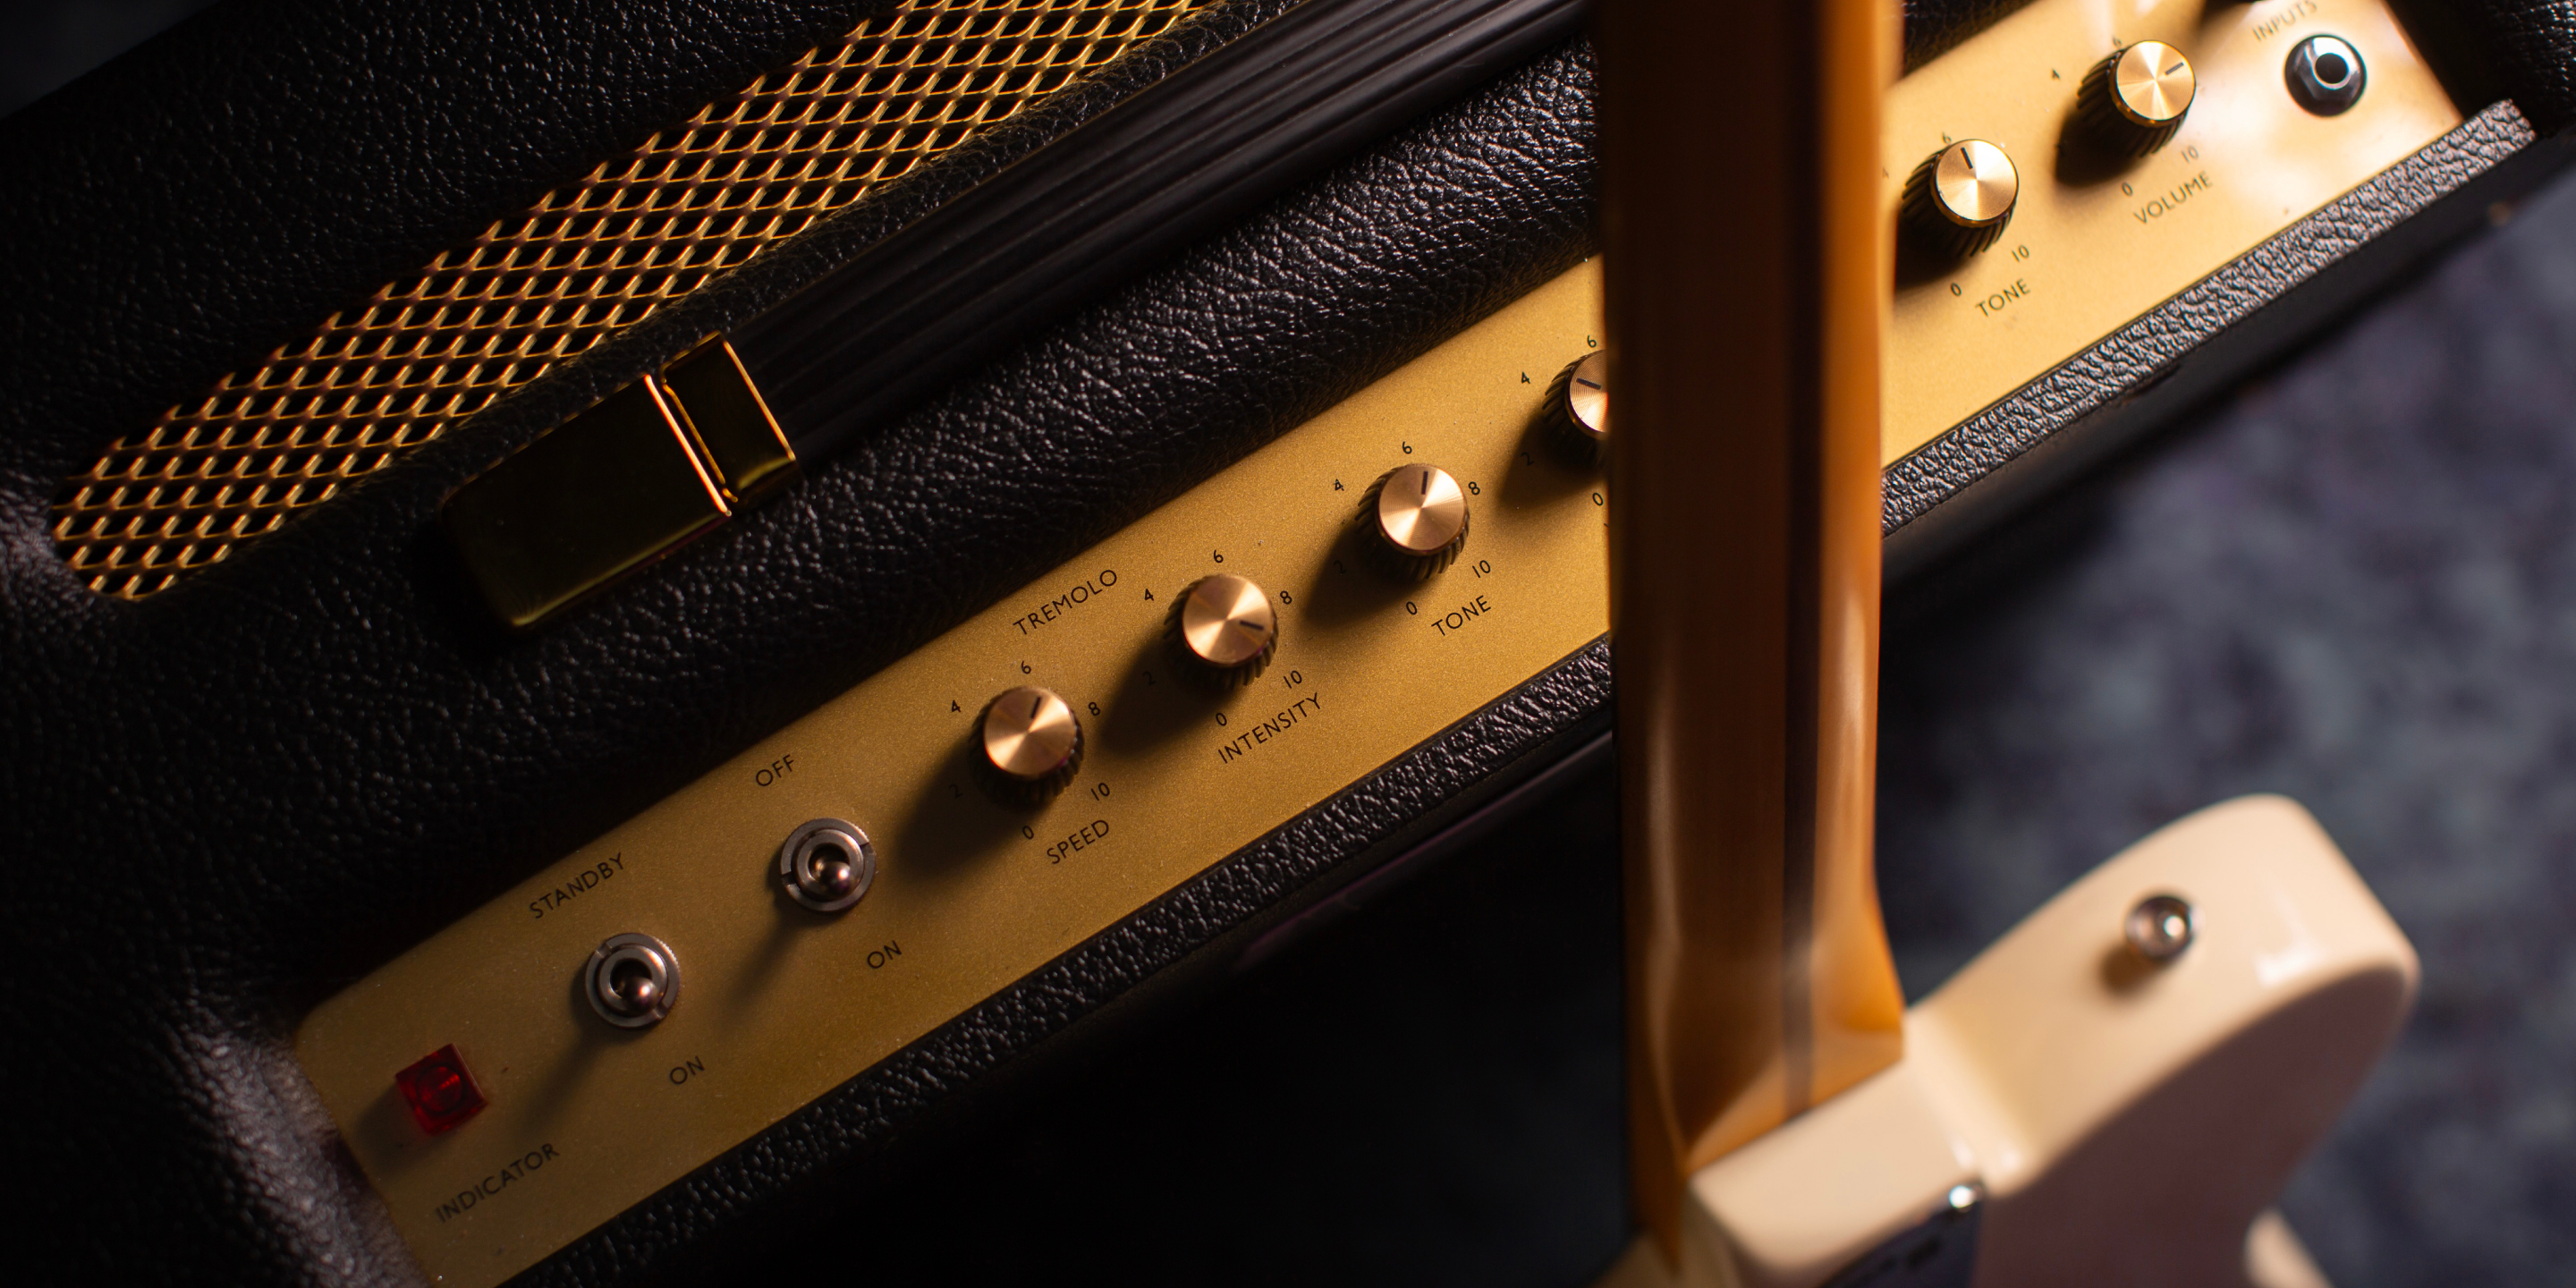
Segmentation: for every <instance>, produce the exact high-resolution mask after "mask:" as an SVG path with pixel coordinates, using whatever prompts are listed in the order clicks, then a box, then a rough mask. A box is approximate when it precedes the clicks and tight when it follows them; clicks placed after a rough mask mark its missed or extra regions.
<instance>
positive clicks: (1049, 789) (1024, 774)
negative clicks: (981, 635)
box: [975, 684, 1082, 805]
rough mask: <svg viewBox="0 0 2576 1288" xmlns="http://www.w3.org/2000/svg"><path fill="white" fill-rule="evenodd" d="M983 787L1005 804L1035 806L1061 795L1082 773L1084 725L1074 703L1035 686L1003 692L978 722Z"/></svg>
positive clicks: (979, 756) (977, 731) (977, 751)
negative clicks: (1077, 774) (1004, 801)
mask: <svg viewBox="0 0 2576 1288" xmlns="http://www.w3.org/2000/svg"><path fill="white" fill-rule="evenodd" d="M975 752H976V757H977V764H978V766H979V767H980V768H981V769H982V770H983V771H984V780H985V785H986V786H987V787H990V788H991V789H993V791H994V793H995V794H996V795H999V796H1001V797H1002V798H1003V799H1005V800H1009V801H1015V802H1019V803H1021V804H1029V805H1035V804H1040V803H1042V802H1044V801H1046V800H1048V799H1050V798H1052V797H1053V796H1054V795H1055V794H1056V793H1057V792H1060V791H1063V790H1064V787H1065V784H1067V783H1070V782H1072V781H1073V775H1074V773H1075V772H1076V771H1078V770H1080V769H1081V768H1082V721H1081V720H1080V719H1079V718H1077V717H1076V716H1075V715H1074V714H1073V704H1071V703H1069V702H1066V701H1065V700H1064V699H1062V698H1059V697H1057V696H1056V695H1054V694H1053V693H1050V692H1048V691H1047V690H1045V689H1041V688H1039V687H1037V686H1036V685H1033V684H1023V685H1021V686H1020V687H1018V688H1016V689H1009V690H1005V691H1004V692H1003V693H1002V694H1001V696H999V697H996V698H994V699H993V700H992V701H991V702H988V703H986V704H984V714H983V715H981V716H978V717H976V720H975Z"/></svg>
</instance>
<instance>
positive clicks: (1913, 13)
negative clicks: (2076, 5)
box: [1905, 0, 2030, 72]
mask: <svg viewBox="0 0 2576 1288" xmlns="http://www.w3.org/2000/svg"><path fill="white" fill-rule="evenodd" d="M2029 3H2030V0H1905V70H1907V71H1909V72H1910V71H1912V70H1914V69H1915V68H1917V67H1920V66H1922V65H1923V64H1925V63H1928V62H1930V61H1932V60H1933V59H1935V58H1938V57H1940V56H1941V55H1942V54H1943V53H1946V52H1948V51H1949V49H1950V48H1951V47H1952V46H1954V45H1956V44H1958V43H1959V42H1960V41H1963V40H1966V39H1967V38H1968V37H1970V36H1973V35H1976V34H1977V33H1978V32H1980V31H1984V30H1985V29H1986V28H1988V27H1991V26H1993V25H1995V23H1996V22H1998V21H2000V20H2002V18H2003V17H2004V16H2005V15H2006V14H2009V13H2011V12H2013V11H2014V10H2016V9H2019V8H2021V7H2022V6H2024V5H2027V4H2029Z"/></svg>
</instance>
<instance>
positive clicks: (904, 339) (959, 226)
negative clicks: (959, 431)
mask: <svg viewBox="0 0 2576 1288" xmlns="http://www.w3.org/2000/svg"><path fill="white" fill-rule="evenodd" d="M1582 17H1583V9H1582V6H1581V4H1580V2H1579V0H1394V2H1392V3H1390V2H1388V0H1307V3H1305V4H1302V5H1300V6H1298V7H1297V8H1295V9H1292V10H1290V11H1289V12H1287V13H1285V14H1283V15H1281V16H1280V17H1278V18H1276V19H1274V20H1272V21H1271V22H1269V23H1267V24H1265V25H1263V26H1262V27H1260V28H1257V29H1255V30H1254V31H1252V32H1249V33H1247V34H1246V35H1244V36H1243V37H1241V38H1239V39H1237V40H1235V41H1234V42H1232V43H1230V44H1228V45H1227V46H1225V47H1224V48H1222V49H1220V50H1218V51H1216V52H1214V53H1212V54H1210V55H1208V56H1207V57H1206V58H1204V59H1201V60H1200V61H1198V62H1196V63H1193V64H1191V65H1190V66H1189V67H1187V68H1184V69H1182V70H1181V71H1179V72H1177V73H1175V74H1173V75H1172V76H1171V77H1169V78H1168V79H1166V80H1165V81H1163V82H1162V83H1161V84H1160V85H1157V86H1155V87H1154V88H1153V89H1151V90H1150V91H1148V92H1145V93H1142V94H1139V95H1138V96H1136V97H1135V98H1132V99H1130V100H1128V101H1127V102H1125V103H1122V104H1120V105H1119V106H1118V107H1116V108H1113V109H1111V110H1110V111H1109V112H1107V113H1105V114H1103V115H1102V116H1100V117H1099V118H1097V119H1095V120H1093V121H1091V122H1089V123H1087V124H1085V125H1083V126H1082V127H1081V128H1080V129H1077V130H1075V131H1074V132H1073V133H1072V134H1070V135H1068V136H1066V137H1065V138H1064V139H1063V140H1062V141H1060V142H1058V143H1056V144H1055V145H1053V146H1051V147H1048V148H1046V149H1044V150H1042V151H1040V152H1038V153H1037V154H1035V155H1033V156H1031V157H1029V158H1028V159H1026V160H1024V161H1022V162H1020V163H1019V164H1017V165H1015V166H1013V167H1011V168H1010V169H1008V170H1005V171H1004V172H1002V173H1001V174H999V175H996V176H994V177H993V178H992V179H991V180H989V181H987V182H985V183H983V184H981V185H979V186H977V187H976V188H974V189H972V190H970V191H969V192H967V193H965V194H963V195H961V196H960V197H958V198H957V199H956V200H955V201H952V202H950V203H948V204H947V205H946V206H944V207H941V208H940V209H938V210H936V211H934V212H932V213H931V214H930V215H928V216H927V217H925V218H923V219H921V220H920V221H918V222H916V223H914V224H913V225H911V226H910V227H907V228H905V229H903V230H902V231H901V232H898V233H896V234H894V235H893V236H891V237H889V238H887V239H886V240H885V241H883V242H880V243H879V244H877V245H876V246H875V247H873V248H871V249H870V250H868V251H867V252H866V253H865V254H862V255H861V256H859V257H858V258H857V259H856V260H853V261H852V262H850V263H849V264H846V265H844V266H842V267H841V268H840V269H838V270H836V271H835V272H833V273H832V274H831V275H829V276H828V277H825V278H824V279H823V280H821V281H819V282H817V283H815V284H814V285H813V286H812V287H809V288H807V289H806V290H804V291H802V292H799V293H798V294H797V295H795V296H793V297H791V298H789V299H788V300H786V301H785V302H783V303H781V304H779V305H778V306H777V307H775V308H772V309H770V310H769V311H768V312H767V313H764V314H762V315H761V316H759V317H757V318H754V319H753V320H752V321H750V322H749V323H747V324H745V325H744V326H743V327H741V328H740V329H738V330H737V331H736V332H735V333H734V335H733V341H734V346H735V348H736V350H737V351H738V352H740V353H741V354H742V357H743V361H744V363H745V365H747V366H748V367H749V368H750V369H751V373H752V377H753V379H755V380H756V381H758V382H759V385H760V388H761V392H762V393H763V394H764V395H765V396H766V397H767V398H768V400H769V405H770V408H771V410H772V411H773V412H774V413H775V414H776V415H777V417H778V420H779V423H780V424H781V425H782V426H784V427H785V429H786V430H787V433H788V436H789V438H790V439H792V440H793V441H794V442H795V444H796V450H797V452H798V454H799V455H800V456H805V457H818V456H827V455H830V454H832V453H835V452H838V451H841V450H843V449H844V448H846V447H848V446H849V445H850V444H851V443H852V442H854V441H856V440H857V439H858V438H860V437H861V436H862V435H864V434H865V433H866V432H867V431H868V430H869V428H870V427H872V426H875V425H879V424H882V423H885V422H887V421H889V420H890V419H891V418H892V417H893V416H894V414H895V413H897V412H898V411H900V410H902V409H903V408H904V407H906V406H908V405H909V404H911V403H913V402H915V401H917V400H919V399H921V398H923V397H925V396H927V395H928V394H930V393H931V392H933V391H935V390H936V389H938V388H939V387H941V386H942V385H945V384H947V383H948V382H950V381H952V380H954V379H956V378H957V377H959V376H961V375H963V374H965V373H966V372H967V371H969V370H971V369H972V368H973V367H974V366H976V365H977V364H979V363H981V362H983V361H984V360H985V359H987V358H988V357H990V356H992V355H994V354H996V353H998V352H1000V351H1001V350H1002V349H1003V348H1005V347H1006V346H1008V345H1009V344H1011V343H1012V342H1013V341H1015V340H1017V339H1019V338H1020V337H1022V336H1024V335H1027V334H1028V333H1030V332H1032V331H1034V330H1036V329H1037V328H1039V327H1041V326H1043V325H1045V324H1047V323H1049V322H1051V321H1054V320H1055V319H1056V318H1058V317H1060V316H1062V315H1063V314H1064V313H1066V312H1068V311H1070V310H1071V309H1072V308H1074V307H1075V306H1077V305H1079V304H1080V303H1082V302H1083V301H1084V300H1086V299H1089V298H1091V297H1093V296H1096V295H1098V294H1100V293H1102V292H1105V291H1107V290H1109V289H1110V288H1112V287H1114V286H1116V285H1118V284H1120V283H1122V282H1126V281H1129V280H1132V279H1133V278H1134V277H1135V276H1136V275H1137V274H1139V273H1141V272H1143V271H1145V270H1146V269H1148V268H1150V267H1152V266H1153V265H1154V264H1155V263H1156V262H1158V261H1160V260H1162V259H1164V258H1165V257H1167V256H1169V255H1170V254H1172V253H1173V252H1175V251H1177V250H1179V249H1180V248H1181V247H1183V246H1185V245H1187V244H1188V243H1189V242H1191V241H1193V240H1195V239H1197V238H1199V237H1202V236H1205V235H1207V234H1209V233H1212V232H1214V231H1216V230H1217V229H1219V228H1221V227H1223V226H1225V225H1226V224H1228V223H1230V222H1232V221H1234V220H1236V219H1238V218H1240V217H1242V216H1243V215H1245V214H1246V213H1248V212H1249V211H1250V210H1251V209H1252V208H1253V207H1255V206H1257V205H1259V204H1260V203H1261V202H1263V201H1266V200H1268V199H1270V198H1271V197H1273V196H1276V195H1278V194H1279V193H1281V192H1283V191H1285V190H1286V189H1287V188H1289V187H1290V186H1291V185H1293V184H1295V183H1297V182H1298V181H1300V180H1302V179H1305V178H1307V177H1308V176H1310V175H1312V174H1314V173H1315V172H1316V171H1318V170H1320V169H1322V168H1323V167H1324V166H1326V165H1329V164H1331V163H1332V162H1334V161H1337V160H1340V159H1342V158H1343V157H1345V156H1348V155H1350V154H1351V153H1353V152H1356V151H1357V150H1359V149H1360V148H1361V147H1363V146H1364V145H1366V144H1368V143H1371V142H1373V141H1375V140H1376V139H1378V138H1379V137H1381V136H1383V135H1385V134H1387V133H1390V132H1392V131H1394V130H1395V129H1397V128H1399V127H1401V126H1403V125H1405V124H1408V123H1410V122H1412V121H1413V120H1415V119H1417V118H1419V117H1420V116H1422V115H1423V114H1424V113H1426V112H1428V111H1431V110H1432V109H1434V108H1436V107H1438V106H1440V105H1442V104H1444V103H1447V102H1449V101H1450V100H1452V99H1455V98H1458V97H1460V96H1462V95H1464V94H1465V93H1467V92H1468V91H1469V90H1472V89H1474V88H1475V87H1476V86H1478V85H1481V84H1483V83H1484V82H1486V81H1488V80H1490V79H1492V78H1494V77H1496V76H1499V75H1501V74H1503V73H1504V72H1506V71H1509V70H1511V69H1513V68H1515V67H1518V66H1520V65H1522V64H1523V63H1526V62H1528V61H1529V60H1530V59H1532V58H1535V57H1536V56H1538V55H1539V54H1540V53H1541V52H1543V51H1544V50H1546V49H1547V48H1549V47H1551V46H1553V45H1555V44H1557V43H1558V42H1560V41H1563V40H1564V39H1566V38H1568V37H1569V36H1571V35H1573V34H1574V33H1575V32H1576V31H1577V30H1578V29H1579V28H1580V27H1581V25H1582Z"/></svg>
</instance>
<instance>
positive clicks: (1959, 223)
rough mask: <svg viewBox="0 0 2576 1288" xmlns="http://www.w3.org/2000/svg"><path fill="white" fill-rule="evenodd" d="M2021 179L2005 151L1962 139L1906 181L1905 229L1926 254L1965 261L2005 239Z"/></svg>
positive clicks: (1982, 141)
mask: <svg viewBox="0 0 2576 1288" xmlns="http://www.w3.org/2000/svg"><path fill="white" fill-rule="evenodd" d="M2020 196H2021V174H2020V172H2018V171H2016V170H2014V169H2013V163H2012V158H2011V157H2008V156H2005V155H2004V150H2003V149H2002V148H1999V147H1996V146H1995V145H1994V144H1991V143H1988V142H1986V141H1985V140H1984V139H1961V140H1959V141H1958V142H1956V143H1953V144H1951V145H1949V146H1948V147H1945V148H1943V149H1941V150H1940V151H1938V152H1935V153H1933V154H1932V155H1930V156H1928V157H1925V158H1924V159H1923V164H1921V165H1919V166H1916V167H1914V173H1913V174H1912V175H1911V176H1909V177H1908V178H1907V179H1906V181H1905V205H1904V221H1905V230H1906V232H1907V233H1909V234H1911V235H1912V236H1913V237H1914V238H1915V239H1916V240H1917V241H1918V242H1919V243H1921V245H1922V247H1923V248H1924V249H1925V250H1928V251H1931V252H1933V253H1935V254H1938V255H1941V256H1943V257H1945V258H1948V259H1965V258H1967V257H1968V256H1970V255H1974V254H1976V253H1977V252H1978V251H1981V250H1984V249H1985V248H1987V247H1988V246H1992V245H1994V244H1995V239H1996V238H1998V237H2001V236H2003V234H2004V225H2005V224H2006V223H2008V222H2010V221H2011V220H2012V212H2013V202H2014V200H2015V199H2017V198H2018V197H2020Z"/></svg>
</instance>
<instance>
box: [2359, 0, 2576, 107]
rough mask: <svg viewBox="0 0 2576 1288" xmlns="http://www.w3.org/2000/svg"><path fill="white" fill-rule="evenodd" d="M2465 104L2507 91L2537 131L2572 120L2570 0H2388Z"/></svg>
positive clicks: (2574, 30) (2575, 51) (2575, 47)
mask: <svg viewBox="0 0 2576 1288" xmlns="http://www.w3.org/2000/svg"><path fill="white" fill-rule="evenodd" d="M2391 7H2392V8H2394V9H2396V11H2397V12H2398V14H2399V16H2400V17H2401V18H2402V19H2403V20H2404V21H2405V24H2406V30H2407V34H2408V35H2409V36H2411V37H2413V38H2414V41H2415V44H2416V46H2417V48H2419V49H2420V50H2421V51H2422V52H2423V54H2424V56H2425V58H2426V60H2427V61H2429V62H2430V63H2432V65H2433V68H2434V70H2435V71H2436V72H2437V73H2439V74H2440V76H2441V77H2442V82H2443V84H2444V86H2445V87H2447V88H2448V89H2449V90H2450V91H2451V95H2452V97H2453V98H2454V99H2456V100H2458V101H2459V103H2460V105H2461V106H2462V107H2463V108H2468V109H2474V108H2477V107H2482V106H2484V105H2485V104H2487V103H2489V102H2492V101H2494V100H2496V99H2499V98H2509V99H2512V100H2513V101H2514V104H2515V105H2516V106H2518V107H2520V108H2521V109H2522V114H2523V116H2524V117H2525V118H2526V119H2528V120H2529V121H2530V122H2531V123H2532V124H2533V125H2534V126H2536V127H2538V128H2539V130H2540V132H2541V133H2543V134H2555V133H2557V132H2559V131H2560V130H2563V129H2565V128H2566V127H2567V126H2568V125H2569V124H2571V123H2576V3H2571V0H2391Z"/></svg>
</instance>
